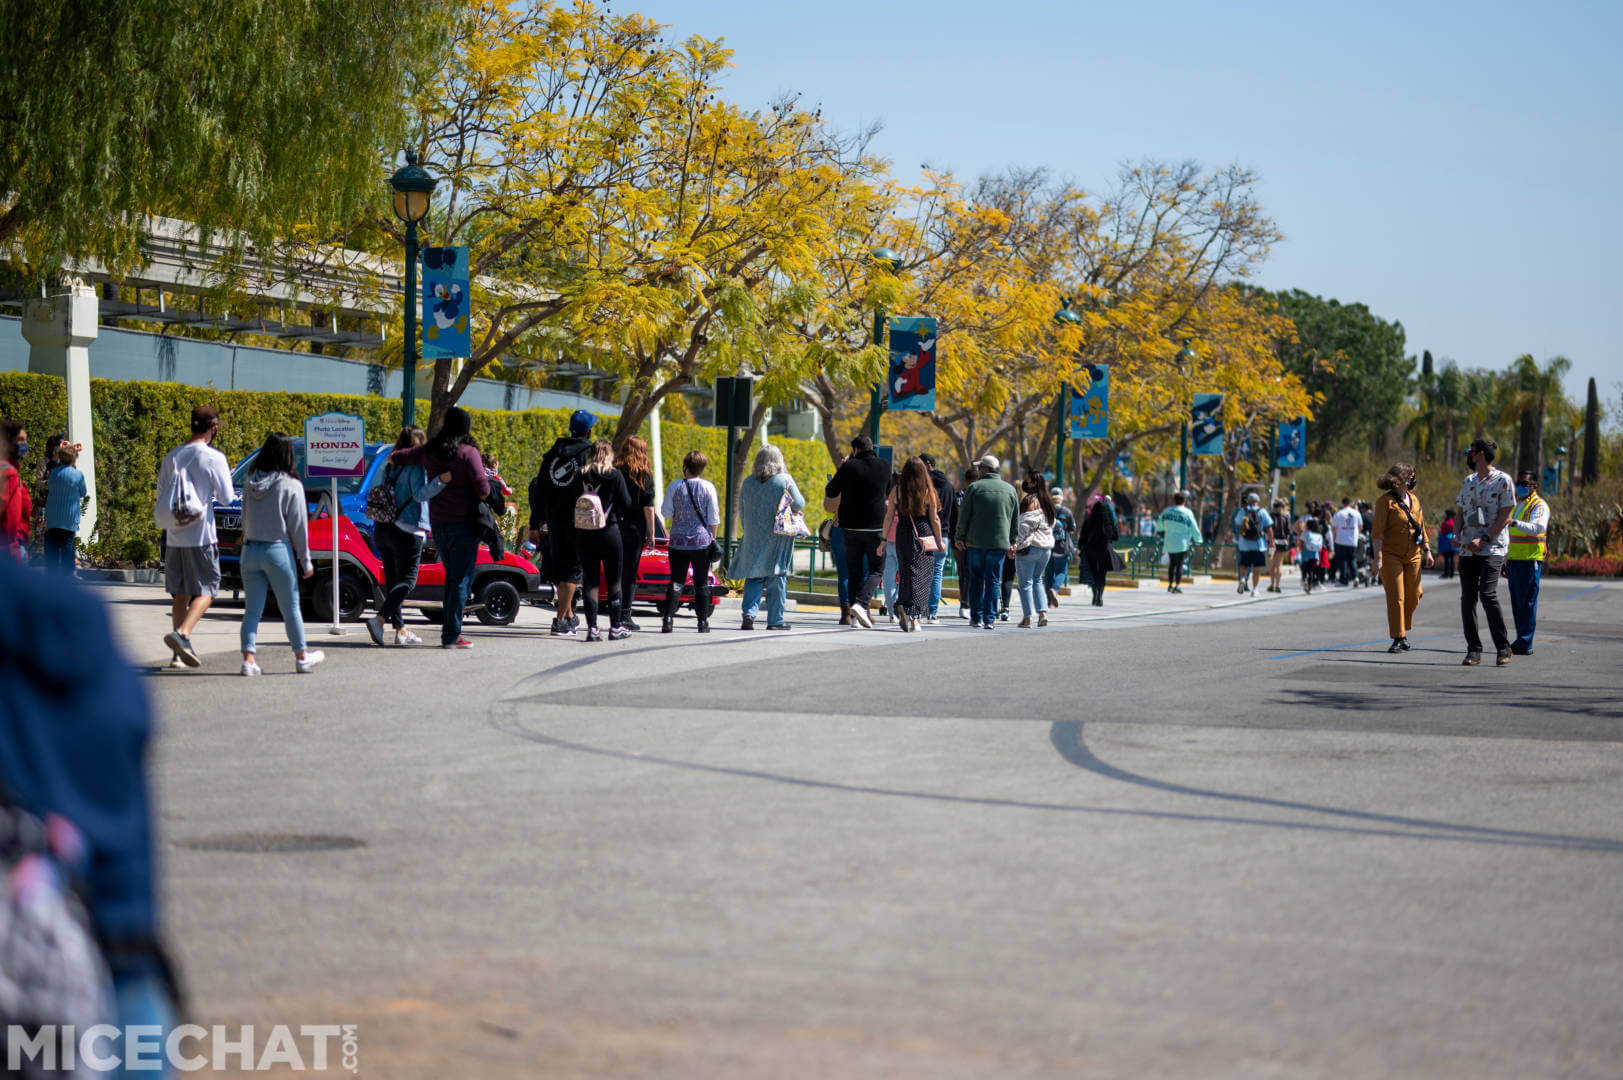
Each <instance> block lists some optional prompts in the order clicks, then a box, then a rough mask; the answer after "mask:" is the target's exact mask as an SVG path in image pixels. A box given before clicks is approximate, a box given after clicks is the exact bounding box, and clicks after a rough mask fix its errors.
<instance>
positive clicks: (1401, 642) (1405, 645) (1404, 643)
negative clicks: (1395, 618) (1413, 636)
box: [1398, 637, 1409, 652]
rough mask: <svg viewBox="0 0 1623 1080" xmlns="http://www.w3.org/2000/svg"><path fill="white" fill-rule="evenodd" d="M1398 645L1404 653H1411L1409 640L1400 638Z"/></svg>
mask: <svg viewBox="0 0 1623 1080" xmlns="http://www.w3.org/2000/svg"><path fill="white" fill-rule="evenodd" d="M1398 645H1399V646H1400V647H1401V648H1402V649H1403V651H1404V652H1408V651H1409V639H1408V638H1406V637H1404V638H1398Z"/></svg>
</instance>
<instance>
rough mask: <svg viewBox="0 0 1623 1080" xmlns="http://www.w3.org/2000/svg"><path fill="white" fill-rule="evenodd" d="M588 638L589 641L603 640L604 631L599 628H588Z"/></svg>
mask: <svg viewBox="0 0 1623 1080" xmlns="http://www.w3.org/2000/svg"><path fill="white" fill-rule="evenodd" d="M586 640H587V641H602V640H603V635H602V633H600V632H599V631H597V630H588V631H586Z"/></svg>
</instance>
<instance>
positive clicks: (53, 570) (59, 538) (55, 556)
mask: <svg viewBox="0 0 1623 1080" xmlns="http://www.w3.org/2000/svg"><path fill="white" fill-rule="evenodd" d="M75 536H76V534H75V533H74V532H73V530H72V529H46V530H45V572H46V573H47V574H58V575H60V576H62V577H72V576H73V571H74V558H73V553H74V543H73V541H74V539H75Z"/></svg>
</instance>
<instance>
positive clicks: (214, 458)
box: [153, 405, 233, 667]
mask: <svg viewBox="0 0 1623 1080" xmlns="http://www.w3.org/2000/svg"><path fill="white" fill-rule="evenodd" d="M219 430H220V414H219V413H218V412H217V411H215V410H214V409H213V408H212V407H210V406H208V405H199V406H197V407H196V408H195V409H193V410H192V437H191V438H190V439H189V440H187V441H186V442H185V443H182V444H181V445H180V446H177V447H176V448H175V449H173V450H171V451H169V454H168V456H167V457H165V458H164V459H163V465H162V466H161V467H160V468H159V469H158V499H157V502H156V504H155V505H154V508H153V517H154V518H155V519H156V520H157V523H158V526H159V527H160V528H162V529H163V530H164V533H165V535H166V537H167V548H166V550H165V552H164V559H163V583H164V588H165V589H166V590H168V593H169V595H170V596H171V597H172V598H173V599H172V600H171V602H170V611H169V619H170V622H171V624H172V626H173V628H172V629H171V630H170V632H169V633H167V634H165V635H164V639H163V643H164V644H165V645H167V646H168V647H169V651H170V652H172V653H173V654H174V657H173V659H171V660H170V662H169V666H170V667H179V666H180V665H181V664H185V665H186V666H187V667H200V666H201V665H202V663H203V661H202V660H201V659H200V658H199V657H198V655H197V650H196V649H194V648H192V631H193V630H195V629H197V624H198V622H199V621H201V620H202V618H203V613H204V612H206V611H207V610H208V609H209V605H210V604H212V603H213V602H214V598H215V596H217V595H218V594H219V592H220V550H219V547H218V546H217V545H218V543H219V534H218V533H217V532H216V531H215V528H214V504H215V503H217V502H218V503H229V502H231V498H232V495H233V488H232V485H231V464H230V462H228V461H226V459H225V455H224V454H222V453H220V452H219V451H218V450H216V449H214V447H213V446H212V445H210V444H211V443H212V442H213V441H214V436H215V433H216V432H218V431H219Z"/></svg>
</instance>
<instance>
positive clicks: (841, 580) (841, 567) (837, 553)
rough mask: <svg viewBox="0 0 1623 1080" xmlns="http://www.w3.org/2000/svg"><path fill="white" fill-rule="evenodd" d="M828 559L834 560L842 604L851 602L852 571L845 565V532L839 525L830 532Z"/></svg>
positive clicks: (835, 578)
mask: <svg viewBox="0 0 1623 1080" xmlns="http://www.w3.org/2000/svg"><path fill="white" fill-rule="evenodd" d="M828 557H829V558H830V559H832V560H834V580H835V581H836V582H838V584H839V590H840V603H842V604H849V603H850V602H851V571H850V570H848V569H847V568H846V565H845V530H844V529H842V528H840V527H839V526H838V525H836V526H834V528H832V529H830V530H829V531H828Z"/></svg>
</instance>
